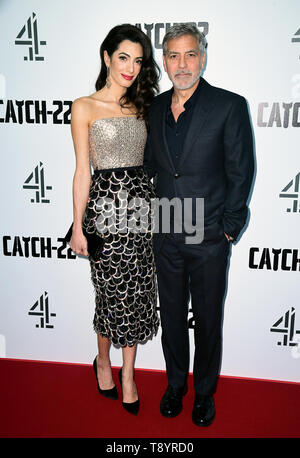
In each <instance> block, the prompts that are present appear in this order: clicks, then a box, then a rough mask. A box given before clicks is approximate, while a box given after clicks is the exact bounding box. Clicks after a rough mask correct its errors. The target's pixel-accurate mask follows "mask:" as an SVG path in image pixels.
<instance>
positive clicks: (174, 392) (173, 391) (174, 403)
mask: <svg viewBox="0 0 300 458" xmlns="http://www.w3.org/2000/svg"><path fill="white" fill-rule="evenodd" d="M186 393H187V385H185V386H184V387H183V388H174V387H172V386H171V385H168V388H167V390H166V392H165V394H164V395H163V397H162V399H161V402H160V413H161V414H162V416H163V417H168V418H172V417H176V416H177V415H178V414H180V412H181V410H182V398H183V396H184V395H185V394H186Z"/></svg>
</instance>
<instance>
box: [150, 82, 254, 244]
mask: <svg viewBox="0 0 300 458" xmlns="http://www.w3.org/2000/svg"><path fill="white" fill-rule="evenodd" d="M171 91H172V89H171V90H170V91H167V92H164V93H162V94H160V95H158V96H157V97H156V98H155V99H154V102H153V103H152V106H151V108H150V111H149V133H148V139H147V144H146V148H145V156H144V165H145V168H146V170H147V171H148V173H149V175H150V177H155V179H154V184H155V189H156V194H157V197H158V198H162V197H167V198H168V199H172V198H173V197H178V198H179V199H184V198H192V199H196V198H199V197H202V198H204V241H210V240H214V239H218V238H220V237H222V236H224V232H226V233H227V234H229V235H231V236H232V237H233V238H234V239H236V238H237V236H238V235H239V233H240V232H241V230H242V228H243V226H244V225H245V222H246V219H247V215H248V207H247V199H248V195H249V191H250V188H251V184H252V179H253V171H254V156H253V137H252V129H251V124H250V119H249V113H248V108H247V104H246V100H245V99H244V97H242V96H240V95H238V94H235V93H233V92H229V91H226V90H224V89H220V88H217V87H214V86H211V85H210V84H209V83H207V81H205V80H204V79H203V78H202V81H201V90H200V93H199V98H198V101H197V105H196V106H195V107H194V111H193V117H192V121H191V123H190V126H189V129H188V132H187V135H186V138H185V142H184V147H183V151H182V154H181V157H180V160H179V163H178V165H177V167H176V169H175V166H174V163H173V161H172V157H171V153H170V151H169V149H168V145H167V141H166V136H165V119H166V109H167V100H168V98H169V97H170V92H171ZM192 220H193V221H195V220H196V215H192ZM163 235H164V234H155V237H154V248H156V249H159V246H160V244H161V242H162V237H163Z"/></svg>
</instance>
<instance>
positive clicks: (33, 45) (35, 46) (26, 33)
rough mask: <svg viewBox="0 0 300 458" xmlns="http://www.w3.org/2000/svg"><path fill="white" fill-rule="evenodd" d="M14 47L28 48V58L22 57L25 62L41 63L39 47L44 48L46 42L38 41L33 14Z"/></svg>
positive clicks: (41, 57) (42, 58)
mask: <svg viewBox="0 0 300 458" xmlns="http://www.w3.org/2000/svg"><path fill="white" fill-rule="evenodd" d="M15 44H16V45H22V46H28V56H24V60H27V61H34V60H35V61H43V60H44V57H43V56H41V55H40V46H45V45H46V41H44V40H39V35H38V26H37V17H36V14H35V13H32V15H31V16H29V18H28V19H27V21H26V23H25V24H24V25H23V27H22V28H21V30H20V32H19V33H18V35H17V38H16V40H15Z"/></svg>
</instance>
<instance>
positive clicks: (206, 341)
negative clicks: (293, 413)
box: [145, 24, 253, 426]
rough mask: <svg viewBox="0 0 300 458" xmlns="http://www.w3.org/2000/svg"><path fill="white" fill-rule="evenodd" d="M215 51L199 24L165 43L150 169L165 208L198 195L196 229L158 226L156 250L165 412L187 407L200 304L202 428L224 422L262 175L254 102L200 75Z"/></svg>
mask: <svg viewBox="0 0 300 458" xmlns="http://www.w3.org/2000/svg"><path fill="white" fill-rule="evenodd" d="M205 48H206V40H205V37H204V36H203V34H202V33H201V32H199V30H198V29H197V28H196V27H195V26H193V25H190V24H178V25H175V26H173V27H171V29H170V30H169V31H168V33H167V34H166V36H165V37H164V40H163V64H164V69H165V71H166V72H167V74H168V76H169V78H170V80H171V82H172V83H173V88H172V89H171V90H169V91H166V92H164V93H162V94H160V95H159V96H157V97H156V98H155V100H154V103H153V104H152V106H151V109H150V113H149V127H150V129H149V135H148V140H147V147H146V151H145V166H146V168H147V170H148V172H149V175H150V176H151V177H153V176H155V180H154V183H155V186H156V192H157V197H158V200H159V202H160V201H161V198H167V199H169V200H172V199H174V198H175V199H177V204H178V202H181V203H182V204H183V205H184V204H185V202H186V201H187V200H188V199H192V202H193V207H192V210H191V212H190V214H188V215H185V220H186V219H187V218H186V217H187V216H189V219H190V221H188V224H185V223H187V221H182V222H179V223H178V218H179V217H178V213H177V216H175V213H176V212H175V209H174V212H173V214H171V218H170V223H171V229H170V231H169V232H170V233H165V232H167V231H164V230H162V229H161V227H160V228H159V229H158V230H157V229H155V232H156V233H155V234H154V253H155V260H156V266H157V279H158V289H159V304H160V312H161V325H162V347H163V353H164V357H165V361H166V370H167V377H168V388H167V390H166V392H165V394H164V395H163V397H162V400H161V404H160V411H161V414H162V415H163V416H165V417H175V416H176V415H178V414H179V413H180V411H181V410H182V397H183V396H184V394H185V393H186V391H187V384H186V381H187V375H188V371H189V331H188V324H187V313H188V303H189V298H191V304H192V309H193V318H194V323H195V325H194V342H195V356H194V366H193V376H194V389H195V398H194V406H193V411H192V419H193V421H194V423H195V424H196V425H198V426H208V425H209V424H211V423H212V421H213V420H214V417H215V406H214V399H213V393H214V392H215V389H216V383H217V378H218V374H219V368H220V361H221V333H222V312H223V299H224V294H225V287H226V270H227V264H228V254H229V246H230V242H231V241H234V240H236V238H237V237H238V235H239V234H240V232H241V230H242V228H243V226H244V225H245V222H246V219H247V214H248V209H247V205H246V202H247V199H248V194H249V191H250V188H251V182H252V178H253V139H252V131H251V127H250V121H249V115H248V110H247V105H246V101H245V99H244V98H243V97H241V96H239V95H237V94H234V93H232V92H229V91H225V90H223V89H219V88H216V87H213V86H211V85H210V84H208V83H207V82H206V81H205V80H204V79H203V78H202V77H201V76H200V74H201V71H202V70H203V67H204V65H205V58H206V54H205ZM201 198H202V199H204V237H203V240H202V241H201V240H198V241H196V243H194V242H195V241H193V240H192V241H191V239H192V237H189V239H187V232H188V231H187V230H186V227H190V226H191V225H192V226H193V225H195V223H196V227H197V224H198V226H199V225H201V224H202V222H201V217H199V215H197V211H196V210H197V205H196V203H197V200H199V199H201ZM164 200H165V199H164ZM177 206H178V205H177ZM161 207H162V213H164V208H163V205H161ZM199 208H200V207H199ZM169 210H170V208H169ZM179 216H180V215H179ZM165 218H166V212H165V214H164V215H163V219H165ZM179 219H180V218H179ZM179 224H181V227H182V230H181V231H178V225H179ZM198 229H201V228H199V227H198ZM196 232H197V229H196ZM198 232H199V231H198ZM187 240H189V242H188V241H187ZM241 306H242V304H241Z"/></svg>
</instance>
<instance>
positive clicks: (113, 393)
mask: <svg viewBox="0 0 300 458" xmlns="http://www.w3.org/2000/svg"><path fill="white" fill-rule="evenodd" d="M93 368H94V371H95V374H96V379H97V386H98V390H99V393H100V394H102V396H105V397H106V398H109V399H113V400H116V399H118V398H119V397H118V391H117V387H116V386H114V387H113V388H110V389H109V390H102V389H101V388H100V386H99V380H98V374H97V356H96V358H95V359H94V362H93Z"/></svg>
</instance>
